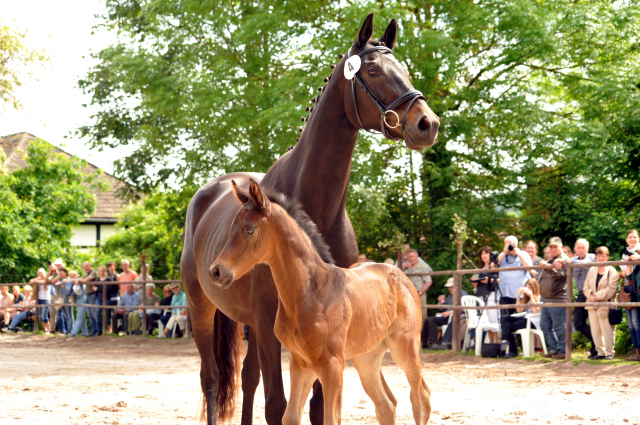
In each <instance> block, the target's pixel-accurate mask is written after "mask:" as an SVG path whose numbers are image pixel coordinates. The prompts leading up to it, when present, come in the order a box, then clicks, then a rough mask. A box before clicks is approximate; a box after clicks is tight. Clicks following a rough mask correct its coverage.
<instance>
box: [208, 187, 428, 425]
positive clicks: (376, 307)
mask: <svg viewBox="0 0 640 425" xmlns="http://www.w3.org/2000/svg"><path fill="white" fill-rule="evenodd" d="M232 184H233V191H234V193H235V195H236V197H237V198H238V200H239V201H240V203H241V204H242V205H243V207H241V208H240V210H239V211H238V213H237V214H236V216H235V219H234V221H233V224H232V225H231V230H230V233H229V238H228V240H227V243H226V244H225V246H224V248H223V249H222V251H221V252H220V254H219V255H218V257H217V258H216V260H215V261H214V263H213V265H212V266H211V268H210V270H209V274H210V276H211V278H212V280H213V282H214V283H215V284H216V285H219V286H221V287H223V288H228V287H229V286H230V285H231V284H232V283H233V281H234V280H236V279H238V278H239V277H241V276H242V275H244V274H245V273H247V272H249V271H250V270H251V269H252V268H253V267H254V266H255V265H256V264H258V263H266V264H268V265H269V266H270V267H271V272H272V274H273V277H274V280H275V285H276V288H277V290H278V296H279V305H278V312H277V316H276V322H275V327H274V331H275V335H276V336H277V337H278V339H279V340H280V342H282V344H284V345H285V346H286V347H287V348H288V349H289V350H290V351H291V366H290V371H291V393H290V396H289V403H288V404H287V408H286V411H285V414H284V418H283V421H282V422H283V424H299V423H300V421H301V418H302V410H303V407H304V403H305V401H306V400H307V397H308V395H309V391H310V390H311V387H312V385H313V382H314V381H315V379H316V377H317V378H318V379H319V380H320V383H321V384H322V389H323V393H324V423H325V425H327V424H339V423H340V418H341V410H342V379H343V372H344V367H345V359H351V361H352V362H353V364H354V366H355V367H356V369H357V371H358V374H359V376H360V380H361V382H362V386H363V387H364V390H365V391H366V392H367V394H368V395H369V397H371V400H372V401H373V402H374V404H375V406H376V416H377V418H378V422H379V423H381V424H395V420H396V412H395V410H396V405H397V401H396V399H395V397H394V396H393V394H392V393H391V390H390V389H389V387H388V385H387V383H386V382H385V380H384V377H383V375H382V371H381V365H382V357H383V356H384V353H385V352H386V351H387V348H390V349H391V355H392V357H393V359H394V360H395V361H396V362H397V363H398V365H399V366H400V367H401V368H402V369H403V370H404V372H405V374H406V375H407V380H408V381H409V385H410V386H411V392H410V400H411V404H412V407H413V416H414V419H415V422H416V424H419V425H423V424H426V423H427V422H428V420H429V415H430V412H431V404H430V401H429V398H430V391H429V388H428V387H427V384H426V383H425V381H424V379H423V378H422V366H421V362H420V354H419V353H420V320H421V317H422V316H421V310H420V300H419V298H418V293H417V292H416V290H415V288H414V287H413V285H412V284H411V282H410V281H409V279H408V278H407V277H406V276H405V275H404V273H402V272H401V271H400V270H399V269H398V268H396V267H394V266H390V265H388V264H374V263H361V264H356V265H354V266H352V267H351V268H349V269H343V268H339V267H336V266H334V265H333V264H329V263H327V262H325V261H323V257H321V254H323V253H328V248H327V247H326V245H324V242H323V241H322V238H321V237H320V236H319V232H318V231H317V229H316V227H315V225H314V224H313V222H312V221H311V220H309V219H308V216H306V214H304V212H301V211H300V210H299V209H298V210H297V213H296V217H295V219H294V217H292V215H290V214H291V213H290V212H287V211H286V210H285V209H284V208H282V207H281V206H280V205H278V204H277V203H276V202H275V201H274V198H273V196H271V199H272V200H271V201H270V200H269V197H268V196H267V195H265V194H264V193H263V192H262V190H261V188H260V186H259V185H258V184H257V183H256V182H255V181H253V180H251V181H250V189H249V191H246V190H245V189H243V188H241V187H239V186H237V185H236V183H235V182H234V181H232ZM301 217H302V219H301ZM306 220H308V221H306ZM305 221H306V222H305Z"/></svg>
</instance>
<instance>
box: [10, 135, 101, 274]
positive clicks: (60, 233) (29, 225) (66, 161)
mask: <svg viewBox="0 0 640 425" xmlns="http://www.w3.org/2000/svg"><path fill="white" fill-rule="evenodd" d="M24 156H25V160H26V162H27V167H26V168H23V169H19V170H16V171H14V172H13V173H5V174H0V279H3V280H4V281H15V280H14V277H17V278H18V280H20V279H21V278H22V277H24V276H35V272H36V270H37V269H38V268H39V267H44V266H46V262H47V260H51V259H52V258H55V257H58V256H62V254H64V253H65V252H66V251H67V250H68V249H69V240H70V238H71V235H72V234H73V227H74V226H77V225H79V224H80V223H81V222H82V220H83V219H84V218H85V217H87V216H89V215H90V214H91V213H93V211H94V209H95V205H96V200H95V197H94V196H93V194H92V193H91V192H90V189H91V188H92V187H93V184H94V183H93V182H94V179H95V177H96V175H86V174H84V173H83V172H82V168H83V167H84V165H85V162H84V161H81V160H79V159H77V158H75V157H69V156H68V155H66V154H62V153H55V152H54V151H53V150H52V147H51V145H49V144H48V143H46V142H44V141H42V140H39V139H36V140H35V141H33V142H32V143H31V144H30V145H29V148H28V149H27V151H26V152H25V153H24Z"/></svg>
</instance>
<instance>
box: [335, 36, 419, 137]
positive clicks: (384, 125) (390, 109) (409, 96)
mask: <svg viewBox="0 0 640 425" xmlns="http://www.w3.org/2000/svg"><path fill="white" fill-rule="evenodd" d="M377 51H382V52H386V53H392V54H393V51H392V50H391V49H390V48H388V47H384V46H376V47H372V48H370V49H366V50H363V51H362V52H360V53H358V56H360V57H362V56H364V55H366V54H367V53H371V52H377ZM349 57H351V50H349V53H348V54H347V58H349ZM355 80H358V82H359V83H360V86H361V87H362V90H364V92H365V93H366V94H367V95H368V96H369V97H370V98H371V100H372V101H373V104H374V105H376V107H377V108H378V110H379V111H380V114H381V115H380V129H381V132H382V134H383V135H384V137H386V138H387V139H389V140H400V139H401V137H397V138H396V137H393V136H392V135H391V134H390V133H389V130H388V129H394V128H398V127H400V134H402V131H403V130H404V120H405V118H407V114H408V113H409V109H411V107H412V106H413V104H414V103H415V101H416V100H418V99H424V95H423V94H422V92H420V91H418V90H410V91H408V92H406V93H405V94H403V95H401V96H400V97H398V98H397V99H396V100H394V101H393V102H391V103H390V104H389V106H385V105H384V103H382V101H381V100H380V99H378V97H377V96H376V95H375V94H374V93H373V90H371V87H369V85H368V84H367V82H366V81H365V80H364V78H362V75H361V74H360V70H358V72H356V73H355V74H354V76H353V78H352V79H351V94H352V95H353V107H354V108H355V110H356V117H358V122H359V123H360V127H362V128H363V129H364V130H366V131H368V132H369V133H374V134H375V132H374V131H371V130H369V129H368V128H366V127H365V126H364V124H362V120H361V119H360V113H359V112H358V103H357V102H356V89H355V83H354V81H355ZM408 100H411V103H409V106H408V107H407V110H406V111H405V113H404V115H403V117H402V120H400V117H398V114H397V113H396V111H395V109H396V108H397V107H398V106H400V105H402V104H403V103H405V102H406V101H408ZM389 115H395V117H396V125H395V126H391V125H390V124H389V122H387V117H388V116H389Z"/></svg>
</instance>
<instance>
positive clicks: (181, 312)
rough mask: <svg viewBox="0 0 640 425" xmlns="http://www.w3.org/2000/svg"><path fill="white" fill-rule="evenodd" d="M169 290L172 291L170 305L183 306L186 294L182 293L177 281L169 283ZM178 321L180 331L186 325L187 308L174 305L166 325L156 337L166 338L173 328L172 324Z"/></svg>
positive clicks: (185, 301) (185, 302)
mask: <svg viewBox="0 0 640 425" xmlns="http://www.w3.org/2000/svg"><path fill="white" fill-rule="evenodd" d="M171 291H172V292H173V296H172V297H171V305H172V306H185V305H187V294H185V293H184V291H183V290H182V288H180V284H179V283H172V284H171ZM176 323H178V327H179V328H180V330H181V331H184V329H185V328H186V327H187V309H186V308H176V307H174V308H173V309H172V311H171V317H170V318H169V321H168V322H167V326H166V327H165V328H164V331H162V334H160V335H158V338H166V337H167V335H168V334H169V331H170V330H171V329H173V326H174V325H175V324H176Z"/></svg>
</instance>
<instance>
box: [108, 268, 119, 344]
mask: <svg viewBox="0 0 640 425" xmlns="http://www.w3.org/2000/svg"><path fill="white" fill-rule="evenodd" d="M107 276H109V279H110V280H109V281H110V282H117V281H118V279H119V276H118V273H116V263H115V261H109V263H108V264H107ZM119 294H120V291H119V287H118V285H116V284H113V285H107V305H110V306H116V305H118V301H120V296H119ZM112 314H113V309H111V308H108V309H107V324H108V326H109V333H112V332H113V330H112V329H111V315H112Z"/></svg>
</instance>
